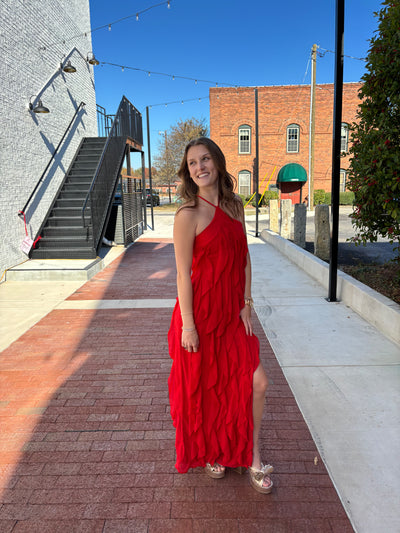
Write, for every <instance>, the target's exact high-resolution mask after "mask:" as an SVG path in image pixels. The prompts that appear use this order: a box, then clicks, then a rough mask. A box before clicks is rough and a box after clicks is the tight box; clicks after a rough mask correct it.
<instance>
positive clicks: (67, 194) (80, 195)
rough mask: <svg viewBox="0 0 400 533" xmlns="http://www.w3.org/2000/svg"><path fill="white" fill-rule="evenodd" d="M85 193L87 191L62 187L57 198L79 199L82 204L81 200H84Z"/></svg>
mask: <svg viewBox="0 0 400 533" xmlns="http://www.w3.org/2000/svg"><path fill="white" fill-rule="evenodd" d="M86 195H87V191H75V190H73V188H71V189H70V190H65V189H63V190H62V191H61V192H60V196H59V199H60V200H81V202H82V203H81V205H83V202H84V201H85V198H86Z"/></svg>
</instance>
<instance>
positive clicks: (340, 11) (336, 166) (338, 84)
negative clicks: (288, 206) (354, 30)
mask: <svg viewBox="0 0 400 533" xmlns="http://www.w3.org/2000/svg"><path fill="white" fill-rule="evenodd" d="M343 37H344V0H336V48H335V96H334V107H333V143H332V232H331V260H330V263H329V295H328V301H329V302H336V301H337V298H336V289H337V265H338V236H339V186H340V140H341V139H340V137H341V128H342V96H343V52H344V49H343Z"/></svg>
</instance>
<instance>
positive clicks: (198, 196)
mask: <svg viewBox="0 0 400 533" xmlns="http://www.w3.org/2000/svg"><path fill="white" fill-rule="evenodd" d="M197 198H201V199H202V200H204V201H205V202H207V203H208V204H210V205H212V206H213V207H219V201H218V205H215V204H212V203H211V202H209V201H208V200H206V199H205V198H203V197H202V196H200V195H199V194H198V195H197Z"/></svg>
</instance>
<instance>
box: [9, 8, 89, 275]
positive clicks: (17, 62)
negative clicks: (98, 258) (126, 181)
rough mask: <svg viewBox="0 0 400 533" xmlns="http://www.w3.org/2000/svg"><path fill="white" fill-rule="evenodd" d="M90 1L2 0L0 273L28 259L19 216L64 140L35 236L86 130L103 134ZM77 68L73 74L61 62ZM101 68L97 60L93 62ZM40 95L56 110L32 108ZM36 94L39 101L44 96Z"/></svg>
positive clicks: (38, 204) (37, 201) (35, 219)
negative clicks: (92, 58) (91, 54)
mask: <svg viewBox="0 0 400 533" xmlns="http://www.w3.org/2000/svg"><path fill="white" fill-rule="evenodd" d="M89 30H90V11H89V0H41V1H40V2H30V1H27V0H2V1H1V3H0V80H1V88H0V277H1V275H2V274H3V272H4V270H5V269H7V268H10V267H11V266H13V265H16V264H18V263H20V262H22V261H24V260H26V259H27V256H26V255H25V254H24V253H23V252H22V251H21V249H20V247H21V243H22V241H23V239H24V236H25V231H24V224H23V222H22V221H21V219H20V218H19V217H18V211H19V210H20V209H22V208H23V206H24V205H25V202H26V200H27V199H28V197H29V195H30V194H31V192H32V190H33V188H34V187H35V185H36V183H37V181H38V179H39V178H40V176H41V174H42V172H43V171H44V169H45V167H46V165H47V163H48V162H49V160H50V157H51V155H52V153H53V151H54V149H55V148H56V146H57V145H58V143H59V141H60V140H61V138H62V136H63V134H64V132H65V130H66V128H67V126H68V124H69V122H70V121H71V119H72V117H73V115H74V112H75V110H76V108H77V107H78V106H79V104H80V102H81V101H83V102H85V104H86V105H85V107H84V108H83V109H84V111H83V112H81V113H80V114H79V115H78V117H77V119H76V120H75V121H74V123H73V126H72V129H71V130H70V131H69V133H68V135H67V137H66V139H65V141H64V142H63V144H62V145H61V147H60V151H59V154H58V155H57V157H56V159H55V161H54V163H53V164H52V165H51V167H50V168H49V171H48V172H47V173H46V175H45V177H44V180H43V182H42V184H41V185H40V187H39V189H38V191H37V193H36V195H35V196H34V198H33V201H32V203H31V204H30V206H28V208H27V210H26V218H27V223H28V234H29V236H30V237H31V238H34V237H35V235H36V233H37V231H38V230H39V228H40V225H41V223H42V221H43V219H44V217H45V215H46V213H47V211H48V209H49V206H50V204H51V202H52V201H53V198H54V196H55V194H56V192H57V190H58V188H59V186H60V183H61V181H62V179H63V177H64V174H65V172H66V171H67V170H68V167H69V165H70V163H71V161H72V159H73V156H74V154H75V152H76V149H77V147H78V146H79V144H80V141H81V139H82V138H83V137H91V136H96V135H97V118H96V98H95V88H94V76H93V67H92V66H91V65H89V63H87V61H86V57H87V53H88V52H90V51H91V50H92V43H91V34H90V33H87V34H86V36H85V35H84V33H85V32H88V31H89ZM67 59H70V60H71V63H72V64H73V66H75V68H76V69H77V72H76V73H74V74H67V73H64V72H62V70H61V69H60V62H61V61H66V60H67ZM94 68H95V67H94ZM32 95H39V97H40V99H41V100H42V101H43V105H45V106H46V107H48V108H49V109H50V113H49V114H35V113H33V112H32V111H29V110H28V103H29V100H30V97H31V96H32ZM37 100H38V99H37V98H36V99H34V98H33V99H32V102H34V103H35V102H37Z"/></svg>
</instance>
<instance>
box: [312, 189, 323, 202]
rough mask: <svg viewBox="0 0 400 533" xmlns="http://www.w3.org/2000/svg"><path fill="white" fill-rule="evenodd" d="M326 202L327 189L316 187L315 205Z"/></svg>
mask: <svg viewBox="0 0 400 533" xmlns="http://www.w3.org/2000/svg"><path fill="white" fill-rule="evenodd" d="M324 203H325V191H324V189H315V191H314V205H319V204H324Z"/></svg>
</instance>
